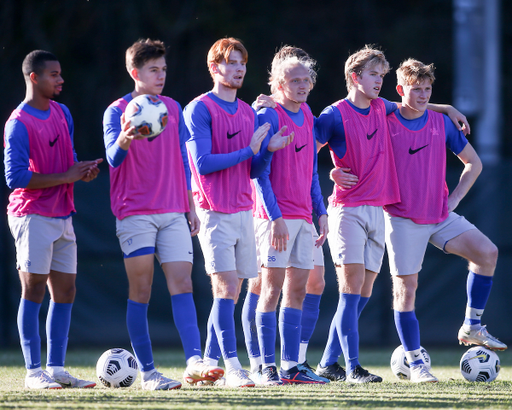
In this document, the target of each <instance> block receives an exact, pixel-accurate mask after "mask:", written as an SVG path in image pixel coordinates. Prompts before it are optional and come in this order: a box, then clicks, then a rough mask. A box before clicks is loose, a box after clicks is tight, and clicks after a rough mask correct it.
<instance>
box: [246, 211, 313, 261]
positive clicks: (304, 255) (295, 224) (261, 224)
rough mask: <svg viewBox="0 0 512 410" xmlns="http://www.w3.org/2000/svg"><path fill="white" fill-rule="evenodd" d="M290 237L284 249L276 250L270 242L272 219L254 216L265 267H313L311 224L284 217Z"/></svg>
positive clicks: (261, 256)
mask: <svg viewBox="0 0 512 410" xmlns="http://www.w3.org/2000/svg"><path fill="white" fill-rule="evenodd" d="M284 222H285V223H286V227H287V228H288V234H289V237H290V239H289V240H288V244H287V246H286V251H281V252H279V251H277V250H276V249H274V247H272V245H271V243H270V230H271V226H272V221H270V220H268V219H260V218H255V227H256V236H257V237H258V242H259V243H260V248H259V252H260V258H261V264H262V266H264V267H266V268H288V267H293V268H299V269H313V268H314V264H313V246H312V241H313V228H312V226H313V224H310V223H308V222H306V221H305V220H303V219H285V220H284Z"/></svg>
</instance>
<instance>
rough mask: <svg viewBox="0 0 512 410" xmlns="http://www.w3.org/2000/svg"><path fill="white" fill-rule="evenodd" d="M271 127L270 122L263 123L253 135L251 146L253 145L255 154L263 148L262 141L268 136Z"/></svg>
mask: <svg viewBox="0 0 512 410" xmlns="http://www.w3.org/2000/svg"><path fill="white" fill-rule="evenodd" d="M269 129H270V124H269V123H268V122H266V123H265V124H263V125H261V126H260V127H259V128H258V129H257V130H256V132H255V133H254V134H253V135H252V138H251V143H250V144H249V146H250V147H251V149H252V152H253V153H254V155H256V154H257V153H258V152H259V150H260V148H261V143H262V142H263V140H264V139H265V137H266V136H267V133H268V130H269Z"/></svg>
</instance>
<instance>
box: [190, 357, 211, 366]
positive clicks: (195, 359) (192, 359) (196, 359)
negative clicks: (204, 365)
mask: <svg viewBox="0 0 512 410" xmlns="http://www.w3.org/2000/svg"><path fill="white" fill-rule="evenodd" d="M199 360H201V356H199V355H197V354H196V355H194V356H192V357H189V358H188V359H187V366H190V365H191V364H194V363H196V362H198V361H199ZM214 366H215V365H214Z"/></svg>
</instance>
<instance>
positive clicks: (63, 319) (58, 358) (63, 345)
mask: <svg viewBox="0 0 512 410" xmlns="http://www.w3.org/2000/svg"><path fill="white" fill-rule="evenodd" d="M72 308H73V304H72V303H55V302H54V301H53V300H50V306H49V308H48V315H47V318H46V337H47V346H48V353H47V361H46V366H47V367H55V366H64V361H65V360H66V350H67V347H68V335H69V326H70V324H71V309H72Z"/></svg>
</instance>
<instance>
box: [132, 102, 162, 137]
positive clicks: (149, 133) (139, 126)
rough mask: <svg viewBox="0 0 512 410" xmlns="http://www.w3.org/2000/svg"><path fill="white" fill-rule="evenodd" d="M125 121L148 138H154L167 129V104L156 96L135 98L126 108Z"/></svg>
mask: <svg viewBox="0 0 512 410" xmlns="http://www.w3.org/2000/svg"><path fill="white" fill-rule="evenodd" d="M124 113H125V114H124V115H125V119H126V120H127V121H130V124H131V126H132V127H135V129H136V130H137V131H138V132H139V133H140V134H141V135H142V136H144V137H146V138H154V137H156V136H157V135H159V134H160V133H161V132H162V131H163V130H164V129H165V127H166V125H167V120H168V112H167V107H166V106H165V103H164V102H163V101H162V100H161V99H160V98H158V97H157V96H155V95H149V94H143V95H139V96H137V97H135V98H134V99H133V100H131V101H130V102H129V103H128V105H127V106H126V110H125V111H124Z"/></svg>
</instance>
